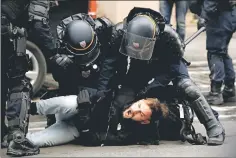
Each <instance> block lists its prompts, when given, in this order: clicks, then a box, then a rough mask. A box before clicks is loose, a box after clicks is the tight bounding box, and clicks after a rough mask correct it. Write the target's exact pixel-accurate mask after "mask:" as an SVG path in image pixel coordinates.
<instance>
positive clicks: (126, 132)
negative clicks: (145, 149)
mask: <svg viewBox="0 0 236 158" xmlns="http://www.w3.org/2000/svg"><path fill="white" fill-rule="evenodd" d="M86 96H89V94H87V91H81V92H80V94H79V97H77V96H76V95H71V96H61V97H55V98H51V99H47V100H40V101H38V102H34V103H32V104H31V111H30V113H31V114H32V115H45V116H46V115H48V114H56V123H55V124H53V125H52V126H50V127H48V128H46V129H44V130H42V131H39V132H34V133H28V134H27V138H28V139H29V140H31V141H32V142H33V143H35V144H36V145H38V146H40V147H46V146H56V145H61V144H66V143H69V142H71V141H73V140H75V139H77V138H78V137H79V136H80V133H81V131H82V130H83V129H85V128H84V125H83V123H84V121H83V119H84V117H89V112H90V111H91V110H92V106H91V105H92V104H91V105H89V104H85V103H87V100H86V99H85V100H83V99H82V98H87V97H86ZM78 98H79V99H80V100H78ZM78 102H79V103H78ZM88 107H89V108H88ZM119 110H120V111H119V114H120V116H119V117H120V118H121V119H120V120H121V121H120V124H121V130H119V131H118V133H117V134H115V135H111V134H108V136H106V131H104V132H98V133H97V132H96V131H93V130H90V131H89V132H82V133H83V134H82V137H85V138H87V137H86V136H88V135H91V132H92V133H93V134H94V136H98V137H96V138H95V137H91V140H88V141H87V143H89V144H91V145H101V144H100V143H102V142H103V140H105V137H107V138H106V142H108V143H107V144H108V145H127V144H136V143H138V142H139V141H142V140H141V139H144V138H141V137H142V134H141V136H138V135H140V131H142V132H145V133H148V132H147V130H149V129H153V128H152V127H157V126H156V125H154V123H151V122H154V120H157V118H158V117H159V116H161V115H164V116H165V115H167V111H168V110H167V107H166V106H165V105H164V104H161V103H160V102H159V101H158V99H156V98H154V99H153V98H148V99H142V100H139V101H136V102H133V103H131V104H128V105H126V106H124V108H121V109H119ZM153 125H154V126H153ZM90 126H99V125H98V124H95V123H94V124H90ZM150 131H152V132H151V133H155V134H157V133H156V132H153V131H154V130H150ZM148 137H150V135H148ZM93 138H94V139H93ZM150 138H152V139H153V137H150ZM82 140H84V139H82ZM80 141H81V140H80ZM82 144H85V143H84V142H83V141H82ZM85 145H86V144H85Z"/></svg>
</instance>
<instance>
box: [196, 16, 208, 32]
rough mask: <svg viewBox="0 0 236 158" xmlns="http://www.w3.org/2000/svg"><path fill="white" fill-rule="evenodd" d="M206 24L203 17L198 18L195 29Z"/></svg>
mask: <svg viewBox="0 0 236 158" xmlns="http://www.w3.org/2000/svg"><path fill="white" fill-rule="evenodd" d="M206 24H207V22H206V20H205V19H203V18H199V19H198V22H197V29H198V30H199V29H200V28H202V27H206Z"/></svg>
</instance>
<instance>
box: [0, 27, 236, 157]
mask: <svg viewBox="0 0 236 158" xmlns="http://www.w3.org/2000/svg"><path fill="white" fill-rule="evenodd" d="M195 31H196V28H195V27H188V28H187V37H189V36H190V35H191V34H193V33H194V32H195ZM235 35H236V34H234V36H233V38H232V40H231V43H230V45H229V54H230V55H231V56H232V58H233V61H234V63H236V53H235V52H236V45H235V43H236V36H235ZM205 39H206V36H205V33H202V34H201V35H200V36H199V37H197V38H196V39H195V40H193V41H192V42H191V43H190V44H189V45H188V46H187V47H186V52H185V58H186V59H187V60H189V61H191V62H192V65H191V66H190V67H189V74H190V76H191V78H192V80H193V81H194V82H195V83H196V84H197V85H198V86H199V88H200V89H201V90H202V92H204V93H205V92H207V91H209V83H210V82H209V77H208V76H209V70H208V67H207V62H206V59H207V58H206V50H205V47H206V44H205V43H206V42H205ZM233 43H234V44H233ZM235 66H236V64H235ZM235 69H236V68H235ZM45 86H47V87H54V88H56V87H57V83H56V82H54V81H53V79H52V78H51V75H50V74H48V75H47V78H46V81H45ZM234 99H235V98H234ZM212 108H213V109H215V110H217V111H218V112H219V113H220V120H221V122H222V124H223V126H224V128H225V130H226V140H225V143H224V144H223V145H221V146H207V145H191V144H189V143H187V142H184V143H183V142H181V141H161V142H160V145H158V146H142V145H134V146H119V147H117V146H112V147H107V146H104V147H82V146H78V145H71V144H69V145H63V146H57V147H50V148H41V153H40V155H36V156H35V157H100V156H101V157H113V156H114V157H125V156H130V157H131V156H132V157H236V150H235V149H236V148H235V146H236V103H234V102H232V103H226V104H224V105H221V106H212ZM45 121H46V119H45V118H44V117H38V116H37V117H35V116H33V117H31V118H30V129H29V132H36V131H39V130H43V129H44V127H45V125H46V122H45ZM194 127H195V129H196V131H197V132H200V133H202V134H203V135H206V133H205V130H204V127H203V126H202V125H201V124H200V123H199V122H198V120H197V119H195V121H194ZM58 139H60V138H58ZM5 152H6V150H5V149H4V150H1V157H5Z"/></svg>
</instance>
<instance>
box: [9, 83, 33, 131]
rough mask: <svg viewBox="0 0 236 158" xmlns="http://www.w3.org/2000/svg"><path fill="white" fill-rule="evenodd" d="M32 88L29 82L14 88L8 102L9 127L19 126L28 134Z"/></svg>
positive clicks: (10, 92)
mask: <svg viewBox="0 0 236 158" xmlns="http://www.w3.org/2000/svg"><path fill="white" fill-rule="evenodd" d="M31 95H32V86H31V84H30V83H29V82H28V81H27V80H22V81H21V82H20V84H18V85H17V86H14V87H12V89H10V91H9V94H8V100H7V111H6V114H7V117H8V125H9V127H14V126H19V127H20V128H21V130H22V131H23V132H24V133H25V134H26V133H27V132H28V122H29V111H30V104H31Z"/></svg>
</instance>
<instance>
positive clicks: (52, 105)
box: [26, 95, 79, 147]
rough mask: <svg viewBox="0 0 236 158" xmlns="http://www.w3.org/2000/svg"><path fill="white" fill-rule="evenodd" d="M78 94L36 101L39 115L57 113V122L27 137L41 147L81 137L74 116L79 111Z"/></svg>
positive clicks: (64, 142) (60, 143)
mask: <svg viewBox="0 0 236 158" xmlns="http://www.w3.org/2000/svg"><path fill="white" fill-rule="evenodd" d="M77 106H78V104H77V96H76V95H71V96H61V97H55V98H50V99H46V100H40V101H39V102H37V103H36V107H37V113H38V114H39V115H44V116H46V115H49V114H55V116H56V123H55V124H53V125H52V126H50V127H48V128H46V129H44V130H42V131H38V132H32V133H30V132H29V133H28V134H27V135H26V137H27V138H28V139H29V140H31V141H32V142H33V143H34V144H35V145H38V146H39V147H48V146H56V145H62V144H66V143H69V142H71V141H73V140H74V139H75V138H77V137H79V132H78V130H77V128H76V127H75V125H74V124H73V122H72V121H71V120H70V118H71V117H72V116H74V115H75V114H76V113H78V109H77Z"/></svg>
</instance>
